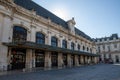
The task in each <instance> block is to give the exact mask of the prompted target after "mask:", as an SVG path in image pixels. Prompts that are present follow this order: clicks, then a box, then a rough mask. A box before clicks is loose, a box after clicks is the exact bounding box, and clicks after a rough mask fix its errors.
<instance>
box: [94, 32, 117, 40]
mask: <svg viewBox="0 0 120 80" xmlns="http://www.w3.org/2000/svg"><path fill="white" fill-rule="evenodd" d="M114 38H116V39H119V37H118V34H112V35H111V36H109V37H102V38H96V39H94V41H95V42H97V40H100V41H102V39H103V40H104V41H106V40H107V39H109V40H113V39H114Z"/></svg>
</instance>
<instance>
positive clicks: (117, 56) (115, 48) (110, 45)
mask: <svg viewBox="0 0 120 80" xmlns="http://www.w3.org/2000/svg"><path fill="white" fill-rule="evenodd" d="M95 42H96V49H97V53H98V54H100V55H101V56H100V61H101V62H105V63H109V62H110V63H112V62H114V63H120V38H119V37H118V35H117V34H112V35H111V36H110V37H104V38H97V39H95Z"/></svg>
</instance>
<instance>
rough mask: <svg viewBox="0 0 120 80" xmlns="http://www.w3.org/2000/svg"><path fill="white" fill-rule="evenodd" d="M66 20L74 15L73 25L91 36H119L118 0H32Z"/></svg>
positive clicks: (119, 4)
mask: <svg viewBox="0 0 120 80" xmlns="http://www.w3.org/2000/svg"><path fill="white" fill-rule="evenodd" d="M33 1H34V2H36V3H37V4H39V5H40V6H42V7H44V8H45V9H47V10H48V11H50V12H52V13H54V14H55V15H57V16H58V17H60V18H62V19H63V20H65V21H67V20H70V19H72V17H74V19H75V21H76V25H75V27H77V28H78V29H80V30H81V31H83V32H84V33H85V34H87V35H89V36H90V37H91V38H101V37H109V36H111V35H112V34H114V33H117V34H118V35H119V37H120V0H33Z"/></svg>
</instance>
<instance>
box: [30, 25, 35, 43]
mask: <svg viewBox="0 0 120 80" xmlns="http://www.w3.org/2000/svg"><path fill="white" fill-rule="evenodd" d="M35 38H36V31H35V27H34V26H31V36H30V39H31V40H30V41H32V42H35V41H36V39H35Z"/></svg>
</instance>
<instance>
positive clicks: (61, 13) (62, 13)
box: [53, 8, 68, 20]
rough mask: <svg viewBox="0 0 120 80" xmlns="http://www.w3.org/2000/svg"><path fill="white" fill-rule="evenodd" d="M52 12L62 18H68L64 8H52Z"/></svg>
mask: <svg viewBox="0 0 120 80" xmlns="http://www.w3.org/2000/svg"><path fill="white" fill-rule="evenodd" d="M53 13H54V14H55V15H56V16H58V17H60V18H62V19H64V20H67V19H68V12H67V10H65V9H64V8H54V9H53Z"/></svg>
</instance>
